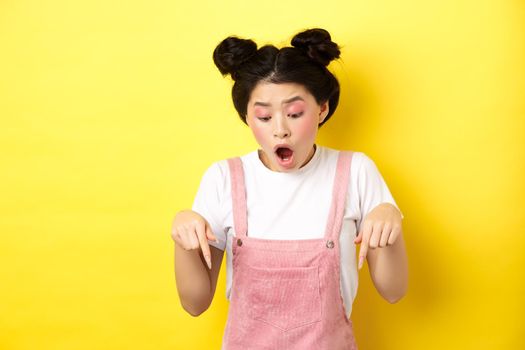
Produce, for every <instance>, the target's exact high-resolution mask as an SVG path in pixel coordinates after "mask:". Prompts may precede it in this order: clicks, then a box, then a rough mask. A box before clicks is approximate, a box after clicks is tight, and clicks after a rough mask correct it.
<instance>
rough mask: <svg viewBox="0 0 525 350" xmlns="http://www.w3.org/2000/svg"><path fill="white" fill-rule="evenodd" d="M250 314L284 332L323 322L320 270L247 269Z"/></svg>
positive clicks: (300, 268)
mask: <svg viewBox="0 0 525 350" xmlns="http://www.w3.org/2000/svg"><path fill="white" fill-rule="evenodd" d="M246 272H247V278H248V285H247V299H248V300H247V301H248V304H249V307H248V315H249V317H250V318H252V319H254V320H259V321H262V322H265V323H267V324H270V325H272V326H274V327H277V328H280V329H282V330H284V331H287V330H290V329H293V328H296V327H301V326H305V325H309V324H312V323H314V322H319V321H321V294H320V290H319V267H318V266H311V267H292V268H258V267H253V266H247V270H246Z"/></svg>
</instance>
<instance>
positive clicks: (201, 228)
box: [195, 222, 211, 270]
mask: <svg viewBox="0 0 525 350" xmlns="http://www.w3.org/2000/svg"><path fill="white" fill-rule="evenodd" d="M195 231H196V232H197V237H198V239H199V243H200V246H201V249H202V255H203V256H204V260H206V264H207V265H208V269H210V270H211V254H210V246H209V245H208V241H207V240H206V233H205V224H204V223H203V222H197V224H196V225H195Z"/></svg>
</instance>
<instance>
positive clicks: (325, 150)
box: [319, 146, 374, 172]
mask: <svg viewBox="0 0 525 350" xmlns="http://www.w3.org/2000/svg"><path fill="white" fill-rule="evenodd" d="M319 149H320V151H321V152H320V153H321V154H320V156H321V158H322V159H323V160H325V161H328V162H331V163H334V164H335V163H336V162H337V159H338V156H339V153H340V152H348V153H350V154H351V155H352V162H351V168H352V172H354V171H356V170H357V169H360V168H361V167H363V166H364V167H370V166H372V165H374V162H373V161H372V159H371V158H370V157H369V156H368V155H367V154H366V153H364V152H361V151H356V150H343V149H334V148H330V147H326V146H320V147H319Z"/></svg>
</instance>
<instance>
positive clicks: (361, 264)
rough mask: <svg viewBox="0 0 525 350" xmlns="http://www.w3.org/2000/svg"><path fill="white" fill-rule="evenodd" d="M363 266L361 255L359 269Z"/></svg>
mask: <svg viewBox="0 0 525 350" xmlns="http://www.w3.org/2000/svg"><path fill="white" fill-rule="evenodd" d="M361 267H363V257H362V256H360V257H359V265H358V268H359V270H361Z"/></svg>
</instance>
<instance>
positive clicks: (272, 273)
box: [222, 151, 357, 350]
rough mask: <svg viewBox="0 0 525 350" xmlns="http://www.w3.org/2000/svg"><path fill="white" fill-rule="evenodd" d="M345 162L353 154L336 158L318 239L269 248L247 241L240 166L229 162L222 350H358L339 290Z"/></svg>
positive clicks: (261, 241)
mask: <svg viewBox="0 0 525 350" xmlns="http://www.w3.org/2000/svg"><path fill="white" fill-rule="evenodd" d="M351 161H352V152H351V151H340V152H339V158H338V160H337V169H336V173H335V179H334V183H333V192H332V203H331V208H330V212H329V216H328V222H327V225H326V231H325V234H324V237H323V238H316V239H303V240H275V239H260V238H253V237H249V236H248V235H247V228H248V227H247V223H248V220H247V208H246V189H245V183H244V172H243V167H242V161H241V159H240V158H238V157H237V158H230V159H228V165H229V167H230V174H231V184H232V203H233V219H234V230H235V237H234V238H233V242H232V254H233V257H232V264H233V277H232V278H233V279H232V289H231V298H230V306H229V312H228V319H227V322H226V328H225V331H224V338H223V344H222V349H223V350H252V349H253V350H262V349H265V350H266V349H268V350H270V349H271V350H295V349H297V350H310V349H312V350H317V349H319V350H356V349H357V344H356V342H355V338H354V332H353V329H352V321H350V320H348V319H347V317H346V315H345V311H344V304H343V298H342V296H341V286H340V250H339V233H340V230H341V224H342V221H343V214H344V209H345V200H346V194H347V190H348V181H349V177H350V166H351ZM276 200H278V199H276ZM312 200H315V199H312Z"/></svg>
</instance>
